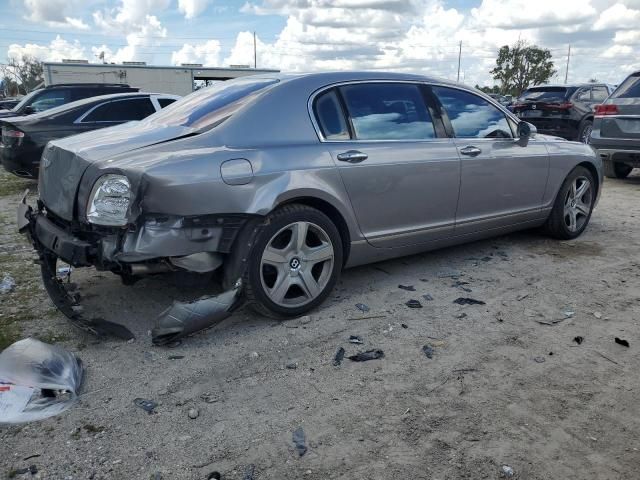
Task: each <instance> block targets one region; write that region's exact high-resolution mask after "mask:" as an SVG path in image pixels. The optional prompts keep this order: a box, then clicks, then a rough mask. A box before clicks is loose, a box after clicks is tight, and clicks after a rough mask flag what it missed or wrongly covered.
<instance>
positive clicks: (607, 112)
mask: <svg viewBox="0 0 640 480" xmlns="http://www.w3.org/2000/svg"><path fill="white" fill-rule="evenodd" d="M589 143H591V146H592V147H594V148H595V149H596V150H597V151H598V153H599V154H600V157H601V158H602V160H603V167H604V174H605V175H606V176H607V177H609V178H625V177H626V176H627V175H629V174H630V173H631V170H633V169H634V168H640V71H638V72H635V73H632V74H631V75H629V76H628V77H627V78H626V80H625V81H624V82H622V83H621V84H620V86H619V87H618V88H616V90H615V91H614V92H613V93H612V94H611V96H610V97H609V98H608V99H607V100H606V101H605V102H604V103H603V104H602V105H598V106H597V107H596V113H595V121H594V123H593V132H592V133H591V139H590V142H589Z"/></svg>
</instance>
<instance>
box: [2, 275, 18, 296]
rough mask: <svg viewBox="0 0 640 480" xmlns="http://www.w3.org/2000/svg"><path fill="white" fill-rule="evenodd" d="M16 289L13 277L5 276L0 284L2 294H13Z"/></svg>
mask: <svg viewBox="0 0 640 480" xmlns="http://www.w3.org/2000/svg"><path fill="white" fill-rule="evenodd" d="M14 288H16V281H15V280H14V279H13V277H12V276H11V275H5V276H4V277H3V278H2V281H1V282H0V294H5V293H9V292H11V291H12V290H13V289H14Z"/></svg>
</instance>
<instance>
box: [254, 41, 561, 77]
mask: <svg viewBox="0 0 640 480" xmlns="http://www.w3.org/2000/svg"><path fill="white" fill-rule="evenodd" d="M253 68H258V51H257V50H256V32H255V31H254V32H253ZM565 83H566V82H565Z"/></svg>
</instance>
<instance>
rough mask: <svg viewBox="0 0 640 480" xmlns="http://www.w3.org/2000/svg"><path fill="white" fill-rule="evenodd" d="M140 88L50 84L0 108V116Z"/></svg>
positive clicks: (19, 114) (90, 84)
mask: <svg viewBox="0 0 640 480" xmlns="http://www.w3.org/2000/svg"><path fill="white" fill-rule="evenodd" d="M139 90H140V89H139V88H134V87H130V86H129V85H127V84H125V83H68V84H67V83H65V84H59V85H49V86H48V87H44V88H40V89H38V90H34V91H33V92H31V93H29V94H28V95H25V96H24V97H22V99H21V100H20V103H18V104H17V105H16V106H15V107H13V108H12V109H10V110H0V118H5V117H17V116H22V115H31V114H33V113H38V112H43V111H45V110H49V109H50V108H54V107H59V106H60V105H64V104H66V103H71V102H75V101H76V100H82V99H83V98H89V97H96V96H98V95H109V94H112V93H126V92H137V91H139Z"/></svg>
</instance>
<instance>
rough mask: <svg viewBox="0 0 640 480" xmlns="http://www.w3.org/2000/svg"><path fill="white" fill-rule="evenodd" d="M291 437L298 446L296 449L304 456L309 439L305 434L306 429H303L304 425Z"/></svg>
mask: <svg viewBox="0 0 640 480" xmlns="http://www.w3.org/2000/svg"><path fill="white" fill-rule="evenodd" d="M291 439H292V440H293V445H294V446H295V447H296V451H297V452H298V455H299V456H301V457H302V456H303V455H304V454H305V453H307V439H306V438H305V436H304V430H303V429H302V427H298V428H296V429H295V431H294V432H293V435H292V436H291Z"/></svg>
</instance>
